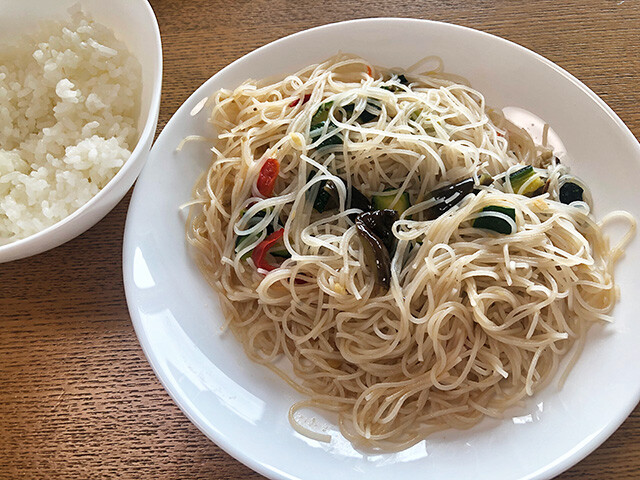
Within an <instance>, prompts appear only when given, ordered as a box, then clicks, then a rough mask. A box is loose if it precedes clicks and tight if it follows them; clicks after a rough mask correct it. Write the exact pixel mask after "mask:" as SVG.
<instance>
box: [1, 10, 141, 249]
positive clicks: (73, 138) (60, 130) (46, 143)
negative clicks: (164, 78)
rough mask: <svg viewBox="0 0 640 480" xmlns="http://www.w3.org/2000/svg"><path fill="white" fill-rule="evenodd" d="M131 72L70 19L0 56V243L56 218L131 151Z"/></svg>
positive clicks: (94, 31)
mask: <svg viewBox="0 0 640 480" xmlns="http://www.w3.org/2000/svg"><path fill="white" fill-rule="evenodd" d="M140 95H141V67H140V64H139V62H138V61H137V60H136V59H135V58H134V57H133V56H132V55H131V54H130V53H129V51H128V50H127V48H126V46H125V45H124V44H123V43H122V42H120V41H118V40H117V39H116V37H115V36H114V34H113V32H111V31H110V30H109V29H108V28H106V27H104V26H103V25H100V24H98V23H96V22H94V21H93V20H91V19H90V18H88V17H87V16H85V15H83V14H81V13H76V14H74V15H73V16H72V18H71V19H70V20H68V21H66V22H64V23H54V22H51V23H49V24H46V25H44V26H43V27H42V28H41V29H40V31H39V32H37V33H36V34H34V35H31V36H29V37H25V38H23V39H21V40H20V42H19V44H18V45H15V46H8V47H7V46H5V47H2V48H1V49H0V245H4V244H8V243H11V242H14V241H16V240H19V239H22V238H25V237H28V236H30V235H33V234H35V233H37V232H39V231H41V230H44V229H45V228H47V227H49V226H51V225H53V224H55V223H57V222H59V221H60V220H62V219H64V218H65V217H67V216H68V215H70V214H71V213H73V212H74V211H76V210H77V209H78V208H80V207H81V206H82V205H84V204H85V203H87V202H88V201H89V200H90V199H91V198H92V197H93V196H95V195H96V194H97V193H98V192H99V191H100V190H101V189H102V188H104V187H105V186H106V185H107V183H108V182H109V181H110V180H111V179H112V178H113V177H114V176H115V175H116V173H117V172H118V171H119V169H120V168H121V167H122V166H123V165H124V163H125V162H126V161H127V160H128V158H129V157H130V155H131V152H132V150H133V149H134V147H135V145H136V142H137V139H138V131H137V128H136V124H137V118H138V114H139V110H140Z"/></svg>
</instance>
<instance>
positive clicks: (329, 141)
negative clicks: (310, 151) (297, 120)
mask: <svg viewBox="0 0 640 480" xmlns="http://www.w3.org/2000/svg"><path fill="white" fill-rule="evenodd" d="M324 124H325V122H321V123H318V124H317V125H311V128H310V129H309V137H311V141H312V142H315V141H316V140H317V139H318V138H320V135H322V129H323V128H324ZM333 131H334V134H333V135H331V136H330V137H327V138H326V139H324V140H323V141H322V143H321V144H320V145H318V148H323V147H327V146H329V145H341V144H342V137H341V136H340V135H339V134H338V133H336V132H335V129H333ZM327 133H329V134H331V126H329V128H328V129H327Z"/></svg>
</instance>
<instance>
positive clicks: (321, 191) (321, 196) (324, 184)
mask: <svg viewBox="0 0 640 480" xmlns="http://www.w3.org/2000/svg"><path fill="white" fill-rule="evenodd" d="M336 196H337V195H336V193H335V188H334V186H333V182H328V181H326V180H323V181H321V182H320V184H319V188H318V194H317V195H316V199H315V200H314V202H313V208H314V210H316V211H317V212H319V213H322V212H324V211H325V210H329V209H331V208H335V207H336V206H337V205H338V203H337V201H336Z"/></svg>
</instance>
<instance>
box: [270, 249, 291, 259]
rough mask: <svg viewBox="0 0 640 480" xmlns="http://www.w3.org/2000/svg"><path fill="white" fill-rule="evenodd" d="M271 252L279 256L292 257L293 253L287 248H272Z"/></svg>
mask: <svg viewBox="0 0 640 480" xmlns="http://www.w3.org/2000/svg"><path fill="white" fill-rule="evenodd" d="M269 253H270V254H271V255H273V256H274V257H278V258H291V254H290V253H289V250H287V249H286V248H285V249H281V250H270V251H269Z"/></svg>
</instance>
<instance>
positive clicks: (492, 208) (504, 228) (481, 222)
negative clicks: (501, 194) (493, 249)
mask: <svg viewBox="0 0 640 480" xmlns="http://www.w3.org/2000/svg"><path fill="white" fill-rule="evenodd" d="M482 211H483V212H499V213H504V214H505V215H507V216H509V217H510V218H511V219H512V220H514V221H515V219H516V211H515V209H513V208H509V207H499V206H498V205H489V206H487V207H484V208H483V209H482ZM473 226H474V228H482V229H485V230H492V231H494V232H497V233H502V234H504V235H510V234H512V233H514V232H513V231H512V230H511V225H510V224H509V223H508V222H507V221H506V220H503V219H502V218H498V217H489V216H487V217H479V218H476V219H475V220H474V221H473Z"/></svg>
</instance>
